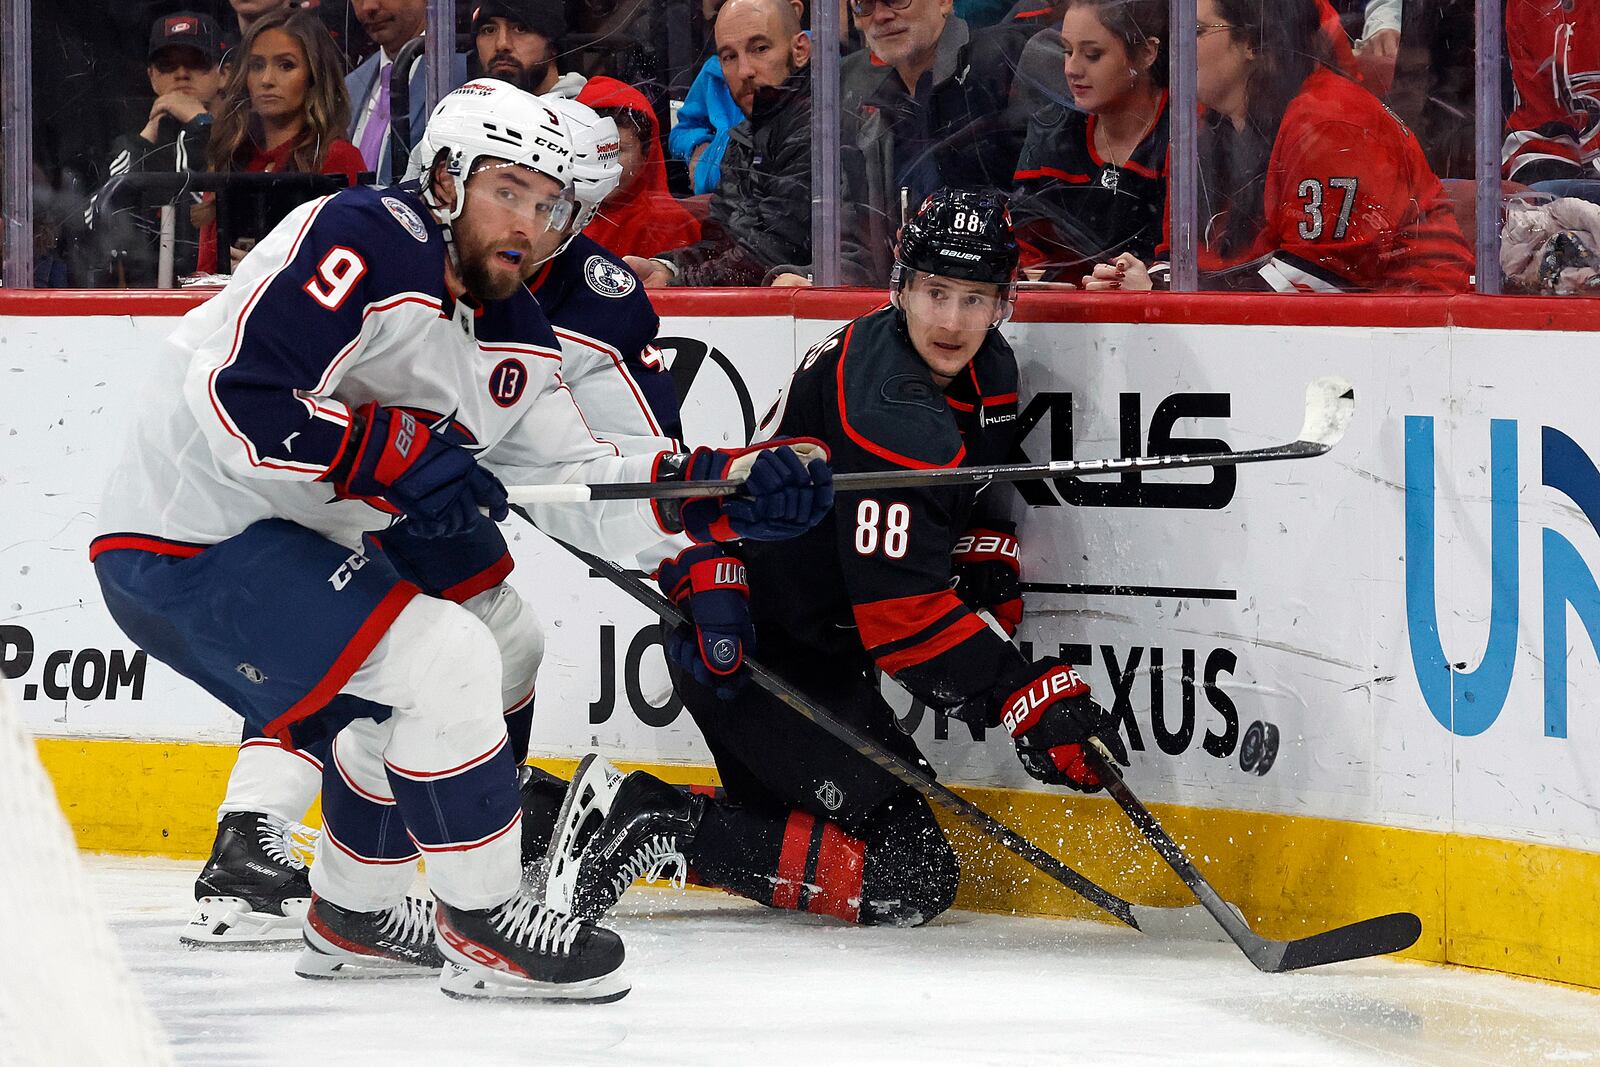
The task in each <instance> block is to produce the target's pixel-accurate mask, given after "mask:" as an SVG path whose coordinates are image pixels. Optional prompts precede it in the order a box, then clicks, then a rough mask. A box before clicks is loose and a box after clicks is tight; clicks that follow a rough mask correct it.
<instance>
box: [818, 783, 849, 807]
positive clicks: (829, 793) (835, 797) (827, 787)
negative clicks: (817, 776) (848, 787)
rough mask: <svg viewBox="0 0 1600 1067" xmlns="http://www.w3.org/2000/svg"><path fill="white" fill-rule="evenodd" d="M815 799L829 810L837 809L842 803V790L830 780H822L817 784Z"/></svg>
mask: <svg viewBox="0 0 1600 1067" xmlns="http://www.w3.org/2000/svg"><path fill="white" fill-rule="evenodd" d="M817 799H818V800H820V801H822V806H823V807H825V808H827V809H828V810H829V811H838V810H839V809H840V808H841V807H842V806H843V805H844V790H843V789H840V788H839V787H838V786H837V785H834V784H833V783H832V782H823V783H822V784H821V785H819V786H817Z"/></svg>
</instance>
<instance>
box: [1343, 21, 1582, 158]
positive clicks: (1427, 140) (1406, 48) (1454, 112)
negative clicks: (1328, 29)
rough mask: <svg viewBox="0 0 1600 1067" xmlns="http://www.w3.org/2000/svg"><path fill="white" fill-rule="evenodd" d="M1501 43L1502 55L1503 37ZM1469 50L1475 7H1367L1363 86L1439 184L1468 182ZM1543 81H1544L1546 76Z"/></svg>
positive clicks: (1360, 54) (1472, 95) (1472, 64)
mask: <svg viewBox="0 0 1600 1067" xmlns="http://www.w3.org/2000/svg"><path fill="white" fill-rule="evenodd" d="M1559 4H1561V0H1552V6H1555V5H1559ZM1515 6H1516V4H1515V2H1514V0H1513V2H1512V3H1510V4H1508V6H1507V17H1508V18H1509V17H1510V12H1511V10H1512V8H1513V7H1515ZM1508 29H1509V27H1508ZM1506 43H1507V49H1508V55H1509V47H1510V43H1511V42H1510V40H1509V38H1508V40H1507V42H1506ZM1475 46H1476V11H1475V4H1474V0H1368V2H1367V4H1366V7H1365V12H1364V21H1363V24H1362V29H1361V40H1360V42H1359V43H1358V44H1357V46H1356V55H1357V60H1358V63H1359V67H1360V70H1361V73H1362V77H1363V79H1364V80H1363V84H1364V85H1366V87H1367V88H1368V89H1370V90H1372V92H1374V93H1376V94H1377V95H1378V96H1380V97H1382V98H1383V99H1384V100H1385V102H1386V103H1388V105H1389V107H1390V108H1391V109H1392V110H1393V111H1394V113H1395V114H1396V115H1399V116H1400V121H1402V122H1404V123H1405V124H1406V126H1407V127H1409V128H1410V129H1411V131H1412V132H1413V133H1415V134H1416V136H1417V140H1418V141H1419V142H1420V143H1421V145H1422V150H1423V153H1424V154H1425V155H1426V156H1427V158H1428V165H1429V167H1431V168H1432V169H1433V172H1434V173H1435V174H1437V175H1438V176H1439V177H1441V178H1460V179H1468V180H1471V179H1473V178H1474V177H1475V170H1474V167H1475V162H1476V147H1475V144H1474V137H1473V122H1472V116H1473V114H1474V112H1475V111H1476V86H1475V71H1476V50H1475ZM1548 58H1549V57H1548V55H1547V56H1546V57H1545V60H1548ZM1543 76H1544V77H1546V78H1547V79H1548V77H1549V73H1548V71H1546V72H1545V73H1544V75H1543Z"/></svg>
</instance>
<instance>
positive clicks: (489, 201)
mask: <svg viewBox="0 0 1600 1067" xmlns="http://www.w3.org/2000/svg"><path fill="white" fill-rule="evenodd" d="M550 184H551V182H550V179H548V178H545V177H544V176H543V175H541V174H539V173H538V172H537V171H534V170H530V169H529V168H527V167H524V166H522V165H520V164H517V163H485V164H482V165H481V166H478V167H476V168H474V169H473V172H472V179H471V180H470V181H469V182H468V183H467V202H468V203H469V204H470V203H477V204H479V205H482V207H480V208H479V210H483V209H485V208H493V209H494V210H496V211H500V212H504V213H506V214H509V215H513V216H515V217H516V218H518V219H520V220H522V221H524V222H528V223H531V224H532V226H533V230H534V232H535V233H543V232H545V231H547V230H548V231H550V232H551V233H565V232H566V231H567V230H568V228H569V227H571V225H572V220H573V218H574V217H575V215H576V214H577V205H576V203H575V202H574V200H573V196H572V190H571V189H570V188H569V189H564V190H562V191H561V192H559V193H556V194H554V195H552V194H550V193H548V192H547V191H546V190H548V188H549V187H550Z"/></svg>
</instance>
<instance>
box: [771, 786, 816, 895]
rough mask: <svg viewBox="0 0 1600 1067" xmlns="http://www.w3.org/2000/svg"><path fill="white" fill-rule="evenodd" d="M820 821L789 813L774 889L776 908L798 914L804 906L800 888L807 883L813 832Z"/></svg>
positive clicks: (799, 813)
mask: <svg viewBox="0 0 1600 1067" xmlns="http://www.w3.org/2000/svg"><path fill="white" fill-rule="evenodd" d="M815 824H816V820H815V819H813V818H812V817H811V816H810V815H807V814H806V813H805V812H803V811H793V812H790V813H789V822H788V823H787V825H785V826H784V828H783V848H782V850H780V851H779V853H778V877H777V880H776V881H775V882H774V883H773V886H772V906H773V907H774V908H787V909H788V910H790V911H794V910H796V909H798V908H799V907H800V889H801V887H803V886H804V885H805V880H806V854H807V853H808V852H810V851H811V830H812V827H813V826H814V825H815Z"/></svg>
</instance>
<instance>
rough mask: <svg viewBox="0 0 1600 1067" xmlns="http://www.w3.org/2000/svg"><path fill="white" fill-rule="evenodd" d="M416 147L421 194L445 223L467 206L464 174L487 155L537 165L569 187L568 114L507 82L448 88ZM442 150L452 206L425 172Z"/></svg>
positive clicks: (483, 81)
mask: <svg viewBox="0 0 1600 1067" xmlns="http://www.w3.org/2000/svg"><path fill="white" fill-rule="evenodd" d="M417 149H418V150H417V152H415V153H414V154H413V157H412V158H413V160H414V161H415V162H417V163H419V164H421V170H422V171H423V174H422V177H423V192H424V195H425V196H426V197H427V199H428V202H429V204H430V205H431V206H432V207H433V209H434V211H435V213H437V214H438V215H439V220H440V222H442V223H444V224H446V225H448V224H449V223H451V222H453V221H455V219H456V218H457V217H458V216H459V215H460V214H461V211H462V209H463V208H464V207H465V206H466V199H467V198H466V180H467V178H468V177H469V176H470V175H471V174H472V168H473V167H474V166H475V165H476V164H477V162H478V160H479V159H482V158H484V157H486V156H487V157H492V158H495V159H503V160H506V161H507V162H509V163H514V164H518V165H520V166H524V167H527V168H529V169H530V170H534V171H537V172H538V173H540V174H543V175H545V176H546V177H548V178H552V179H554V180H555V181H557V182H559V183H560V184H561V187H562V189H563V191H565V192H567V193H569V194H570V193H571V192H572V188H573V184H572V181H573V152H572V136H571V133H570V131H569V129H568V125H567V122H566V120H564V119H563V118H562V117H561V115H560V114H558V113H557V112H556V111H555V110H554V109H552V108H551V107H550V106H549V105H548V103H547V102H546V101H545V100H544V99H543V98H541V97H537V96H534V95H533V94H532V93H529V92H525V91H524V90H522V89H518V88H517V87H516V86H514V85H512V84H511V83H510V82H503V81H497V80H495V79H493V78H475V79H473V80H472V81H469V82H467V84H465V85H463V86H462V87H461V88H459V89H456V90H454V91H453V92H451V93H449V94H448V95H447V96H445V98H444V99H443V100H440V101H439V106H438V107H436V108H434V109H433V114H432V115H430V116H429V117H428V125H427V128H426V129H424V130H423V133H422V137H421V139H420V140H419V141H418V143H417ZM445 151H447V152H448V153H449V155H448V156H447V157H446V161H445V173H446V174H447V175H448V179H449V181H451V182H452V183H453V184H454V186H455V206H454V207H453V208H446V207H445V206H444V202H443V201H442V200H440V199H439V198H437V197H436V196H435V195H434V194H433V191H432V188H431V186H430V184H429V182H428V180H427V173H426V172H427V171H428V170H429V169H431V168H432V166H433V165H434V163H435V162H436V161H437V160H438V158H439V153H440V152H445Z"/></svg>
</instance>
